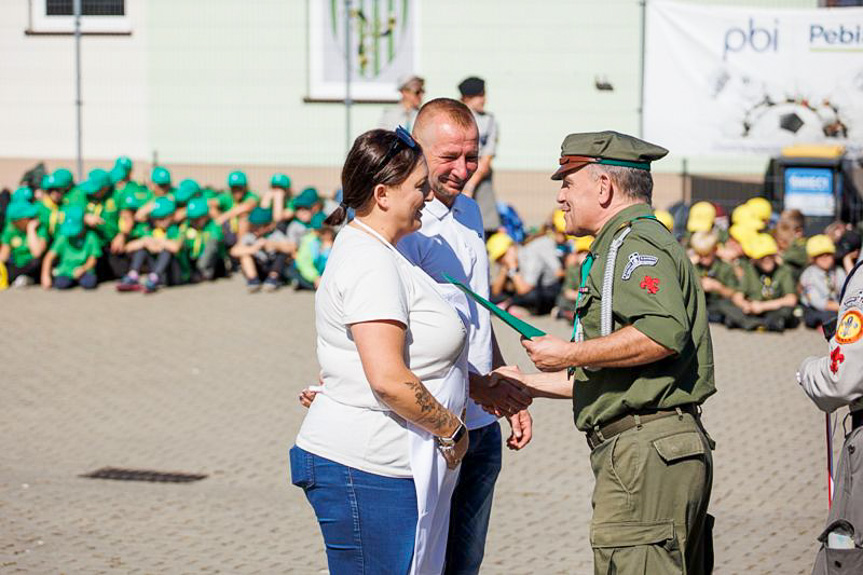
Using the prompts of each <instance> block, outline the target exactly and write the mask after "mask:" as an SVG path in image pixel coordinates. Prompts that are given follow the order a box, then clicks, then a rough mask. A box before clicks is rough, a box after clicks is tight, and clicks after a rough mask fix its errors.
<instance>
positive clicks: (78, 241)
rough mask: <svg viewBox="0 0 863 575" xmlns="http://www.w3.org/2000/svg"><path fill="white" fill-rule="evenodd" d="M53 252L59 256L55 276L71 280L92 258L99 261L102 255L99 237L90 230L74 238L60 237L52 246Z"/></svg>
mask: <svg viewBox="0 0 863 575" xmlns="http://www.w3.org/2000/svg"><path fill="white" fill-rule="evenodd" d="M51 251H52V252H54V253H55V254H57V266H56V267H55V268H54V275H55V276H58V277H69V278H71V277H72V274H73V272H74V271H75V270H76V269H78V268H79V267H81V266H83V265H84V264H85V263H87V260H88V259H89V258H90V257H91V256H92V257H94V258H97V259H98V258H99V257H100V256H101V255H102V247H101V245H100V242H99V236H98V235H96V232H93V231H89V230H88V231H87V232H85V233H84V234H81V235H78V236H76V237H73V238H70V237H67V236H64V235H60V236H58V237H57V239H56V240H54V243H53V244H52V245H51ZM91 271H95V270H91Z"/></svg>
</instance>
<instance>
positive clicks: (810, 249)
mask: <svg viewBox="0 0 863 575" xmlns="http://www.w3.org/2000/svg"><path fill="white" fill-rule="evenodd" d="M835 253H836V246H835V245H834V244H833V240H831V239H830V237H829V236H825V235H824V234H818V235H815V236H812V237H811V238H809V239H808V240H806V255H807V256H809V257H810V258H815V257H818V256H821V255H824V254H835Z"/></svg>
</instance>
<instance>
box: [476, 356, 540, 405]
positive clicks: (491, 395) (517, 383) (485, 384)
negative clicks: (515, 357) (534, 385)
mask: <svg viewBox="0 0 863 575" xmlns="http://www.w3.org/2000/svg"><path fill="white" fill-rule="evenodd" d="M470 398H471V399H473V400H474V401H475V402H477V404H479V405H480V406H481V407H482V408H483V409H484V410H486V411H487V412H488V413H491V414H492V415H495V416H497V417H512V416H514V415H516V414H517V413H519V412H520V411H523V410H525V409H527V408H528V407H529V406H530V404H531V403H532V402H533V394H532V393H531V390H530V388H529V387H527V386H526V385H525V384H524V374H523V373H522V372H521V370H520V369H519V368H518V366H515V365H507V366H503V367H499V368H497V369H495V370H494V371H492V372H491V373H488V374H487V375H478V374H474V373H471V374H470Z"/></svg>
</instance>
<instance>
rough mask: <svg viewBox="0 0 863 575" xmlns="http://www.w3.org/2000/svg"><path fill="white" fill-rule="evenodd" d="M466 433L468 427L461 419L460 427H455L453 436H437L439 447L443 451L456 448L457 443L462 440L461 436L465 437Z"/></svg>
mask: <svg viewBox="0 0 863 575" xmlns="http://www.w3.org/2000/svg"><path fill="white" fill-rule="evenodd" d="M465 433H467V428H466V427H465V426H464V423H463V422H462V421H459V422H458V427H456V428H455V431H454V432H453V434H452V436H450V437H435V440H436V441H437V446H438V449H440V450H441V451H450V450H452V449H455V446H456V444H457V443H458V442H459V441H461V438H462V437H464V434H465Z"/></svg>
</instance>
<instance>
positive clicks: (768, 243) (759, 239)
mask: <svg viewBox="0 0 863 575" xmlns="http://www.w3.org/2000/svg"><path fill="white" fill-rule="evenodd" d="M744 251H746V252H747V253H746V255H748V256H749V257H750V258H752V259H753V260H760V259H761V258H765V257H767V256H775V255H776V254H777V253H779V247H778V246H777V245H776V240H774V239H773V236H771V235H770V234H758V235H757V236H755V237H753V238H752V239H751V240H750V241H749V242H748V245H746V246H744Z"/></svg>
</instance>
